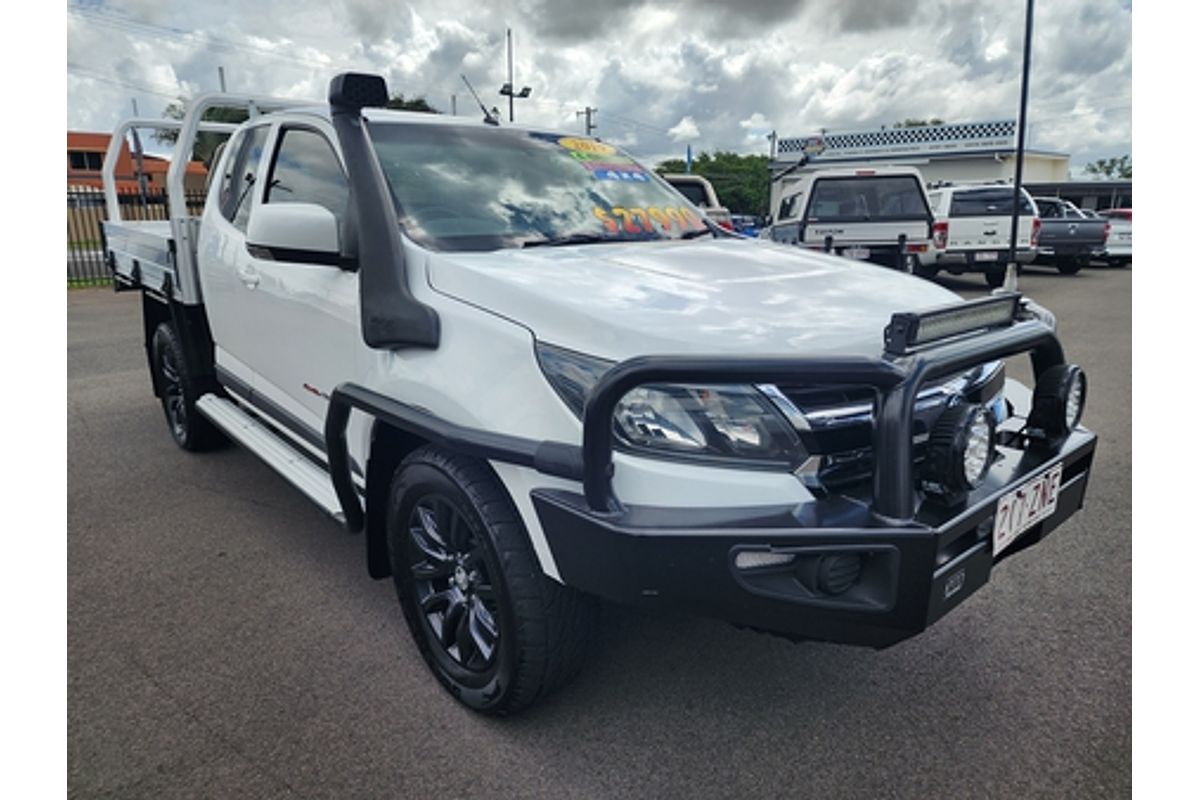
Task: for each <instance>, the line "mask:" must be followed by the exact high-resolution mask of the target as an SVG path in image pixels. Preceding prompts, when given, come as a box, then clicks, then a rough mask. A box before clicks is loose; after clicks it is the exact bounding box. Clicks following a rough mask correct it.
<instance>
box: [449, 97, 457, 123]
mask: <svg viewBox="0 0 1200 800" xmlns="http://www.w3.org/2000/svg"><path fill="white" fill-rule="evenodd" d="M450 116H452V117H457V116H458V95H456V94H452V95H450Z"/></svg>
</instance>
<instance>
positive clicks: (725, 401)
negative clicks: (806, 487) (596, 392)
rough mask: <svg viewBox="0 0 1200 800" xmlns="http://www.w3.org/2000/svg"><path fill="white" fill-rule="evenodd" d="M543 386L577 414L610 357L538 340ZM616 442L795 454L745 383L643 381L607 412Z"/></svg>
mask: <svg viewBox="0 0 1200 800" xmlns="http://www.w3.org/2000/svg"><path fill="white" fill-rule="evenodd" d="M537 355H538V363H539V364H540V365H541V367H542V372H543V373H544V374H545V376H546V378H547V380H549V382H550V385H551V386H553V387H554V389H555V391H556V392H557V393H558V395H559V397H561V398H562V399H563V401H564V402H565V403H566V404H567V406H568V407H569V408H570V409H571V410H572V411H574V412H575V415H576V416H577V417H579V418H581V419H582V417H583V409H584V405H585V404H586V402H587V397H588V395H589V394H590V393H591V390H592V388H593V387H594V386H595V385H596V382H597V381H599V380H600V377H601V376H602V375H603V374H604V373H605V372H606V371H607V370H608V369H609V368H610V367H611V366H612V362H609V361H604V360H602V359H597V358H592V357H591V356H585V355H583V354H582V353H575V352H572V351H570V350H564V349H562V348H559V347H554V346H552V345H547V344H543V343H538V345H537ZM613 431H614V433H615V434H616V437H617V440H618V441H619V442H620V443H622V444H624V445H625V446H627V447H628V448H629V449H632V450H640V451H648V452H651V453H653V454H655V455H666V454H673V455H678V456H691V457H698V458H704V459H708V458H717V459H735V460H742V459H745V460H753V461H760V462H768V463H772V464H775V463H781V464H786V465H788V466H790V465H793V464H796V463H799V462H800V461H802V460H803V448H802V447H801V444H800V439H799V436H798V435H797V434H796V431H795V429H794V428H793V427H792V425H791V424H789V423H788V421H787V420H786V419H785V418H784V417H783V415H782V414H781V413H780V412H779V410H778V409H777V408H776V407H775V405H774V404H773V403H772V402H771V401H770V400H769V399H768V398H767V397H765V396H764V395H763V394H762V392H760V391H759V390H758V389H756V388H755V387H753V386H692V385H659V384H654V385H647V386H640V387H638V388H636V389H633V390H632V391H630V392H629V393H628V394H626V395H625V396H624V397H623V398H622V399H621V401H620V402H619V403H617V407H616V410H615V411H614V412H613Z"/></svg>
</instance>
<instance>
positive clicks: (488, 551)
mask: <svg viewBox="0 0 1200 800" xmlns="http://www.w3.org/2000/svg"><path fill="white" fill-rule="evenodd" d="M387 537H388V551H389V555H390V558H391V566H392V576H393V579H394V581H395V584H396V593H397V595H398V597H399V600H400V606H401V608H402V609H403V611H404V617H405V620H406V621H407V623H408V627H409V630H410V631H411V632H412V635H413V638H414V639H415V640H416V643H417V647H418V649H419V650H420V652H421V656H422V657H423V658H424V659H425V663H426V664H427V665H428V666H429V668H430V670H432V671H433V673H434V675H435V676H437V678H438V680H439V681H441V683H442V685H443V686H445V687H446V689H448V690H449V691H450V693H451V694H453V695H454V696H455V697H456V698H457V699H458V700H459V701H460V702H462V703H463V704H464V705H466V706H468V707H470V708H472V709H474V710H476V711H480V712H483V713H485V714H493V715H497V716H503V715H507V714H511V713H514V712H516V711H519V710H521V709H523V708H525V707H527V706H529V705H530V704H532V703H533V702H535V701H536V700H538V699H539V698H541V697H543V696H545V695H547V694H549V693H550V692H551V691H553V690H554V689H556V688H558V687H559V686H562V685H564V684H565V683H567V682H568V681H569V680H570V679H571V678H573V677H574V676H575V674H576V673H577V672H578V671H579V669H580V667H582V665H583V661H584V657H585V654H586V643H587V635H588V631H589V629H590V627H591V621H592V616H593V613H594V607H593V603H592V601H591V600H590V598H587V597H585V596H583V595H581V594H579V593H578V592H576V591H575V590H573V589H570V588H568V587H565V586H562V585H560V584H558V583H556V582H554V581H552V580H550V579H549V578H547V577H546V576H545V575H544V574H543V573H542V570H541V566H540V565H539V562H538V559H537V555H536V554H535V553H534V551H533V547H532V545H531V544H530V541H529V536H528V534H527V533H526V531H525V527H524V525H523V524H522V522H521V518H520V515H519V514H518V513H517V510H516V507H515V506H514V505H513V503H512V500H511V499H510V498H509V496H508V493H507V492H506V491H505V489H504V487H503V485H502V484H501V483H500V482H499V480H498V479H497V478H496V476H495V474H494V473H493V472H492V470H491V468H490V467H489V466H488V465H487V464H486V463H485V462H481V461H478V460H475V459H472V458H467V457H464V456H460V455H456V454H452V453H447V452H444V451H442V450H439V449H437V448H433V447H423V448H420V449H418V450H416V451H414V452H413V453H412V454H410V455H409V456H408V457H407V458H405V459H404V461H403V462H402V463H401V464H400V466H399V467H398V468H397V469H396V473H395V476H394V477H393V480H392V488H391V494H390V501H389V506H388V523H387Z"/></svg>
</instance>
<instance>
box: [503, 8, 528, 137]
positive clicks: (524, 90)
mask: <svg viewBox="0 0 1200 800" xmlns="http://www.w3.org/2000/svg"><path fill="white" fill-rule="evenodd" d="M505 36H506V37H507V39H508V83H506V84H504V85H503V86H501V87H500V94H502V95H504V96H505V97H507V98H508V121H509V122H513V121H514V119H515V118H514V116H513V99H514V98H517V97H520V98H522V99H524V98H526V97H529V93H530V92H531V91H532V89H530V88H529V87H528V86H523V87H521V91H519V92H516V91H514V90H513V50H512V28H508V29H506V30H505Z"/></svg>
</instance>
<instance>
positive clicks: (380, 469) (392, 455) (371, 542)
mask: <svg viewBox="0 0 1200 800" xmlns="http://www.w3.org/2000/svg"><path fill="white" fill-rule="evenodd" d="M370 442H371V449H370V453H369V455H368V457H367V486H366V506H367V508H366V514H365V517H364V520H365V526H364V533H365V534H366V535H365V537H364V538H365V539H366V548H367V574H369V575H370V576H371V577H372V578H376V579H382V578H388V577H391V574H392V564H391V560H390V559H389V558H388V543H387V508H388V494H389V491H390V489H391V485H392V476H393V475H394V474H395V472H396V467H398V466H399V465H400V462H401V461H403V460H404V458H405V457H406V456H407V455H408V454H409V453H411V452H413V451H414V450H416V449H417V448H418V447H422V446H424V445H426V444H429V440H428V439H425V438H424V437H422V436H418V435H417V434H415V433H410V432H408V431H404V430H401V429H400V428H397V427H396V426H394V425H389V424H388V423H387V422H384V421H382V420H375V422H374V423H373V424H372V426H371V439H370Z"/></svg>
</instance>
